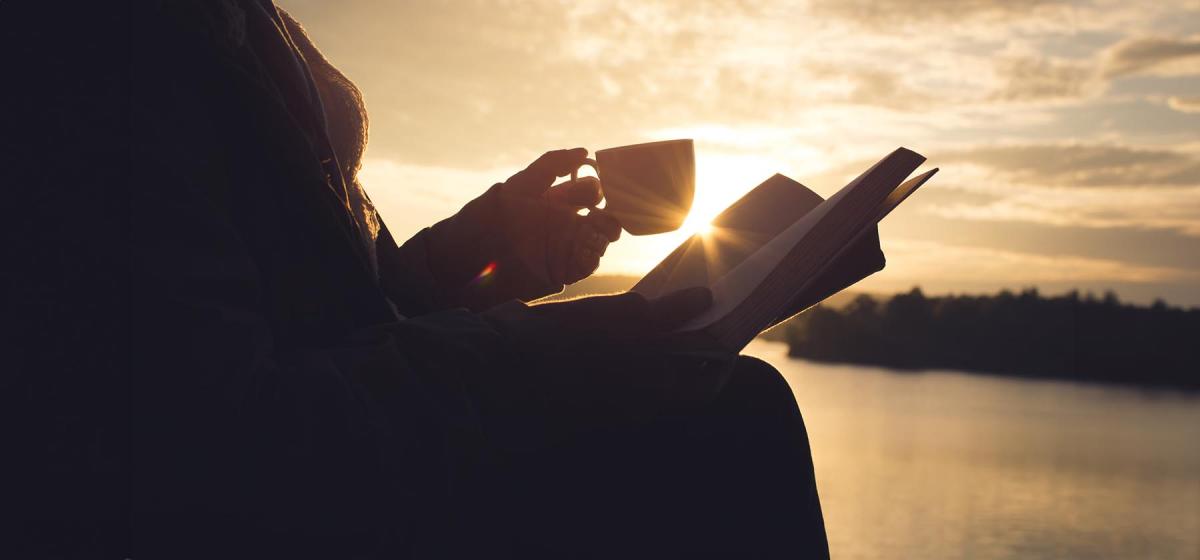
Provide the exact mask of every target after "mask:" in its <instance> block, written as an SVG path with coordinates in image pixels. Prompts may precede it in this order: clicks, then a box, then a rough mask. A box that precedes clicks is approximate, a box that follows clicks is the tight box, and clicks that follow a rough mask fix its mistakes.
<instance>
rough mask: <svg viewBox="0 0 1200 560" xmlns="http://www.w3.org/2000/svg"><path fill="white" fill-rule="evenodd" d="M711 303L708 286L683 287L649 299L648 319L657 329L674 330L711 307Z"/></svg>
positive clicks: (710, 292)
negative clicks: (651, 299)
mask: <svg viewBox="0 0 1200 560" xmlns="http://www.w3.org/2000/svg"><path fill="white" fill-rule="evenodd" d="M712 303H713V296H712V291H711V290H709V289H708V288H706V287H704V286H696V287H692V288H684V289H682V290H679V291H677V292H671V293H669V294H667V295H665V296H662V297H660V298H657V299H655V300H653V301H651V302H650V320H651V323H652V324H653V325H654V326H655V327H656V328H657V329H659V330H663V331H669V330H674V329H676V328H678V327H679V326H681V325H683V324H684V323H686V322H688V321H689V320H691V319H693V318H695V317H696V316H698V315H700V314H701V313H703V312H704V311H705V310H706V309H708V308H709V307H712Z"/></svg>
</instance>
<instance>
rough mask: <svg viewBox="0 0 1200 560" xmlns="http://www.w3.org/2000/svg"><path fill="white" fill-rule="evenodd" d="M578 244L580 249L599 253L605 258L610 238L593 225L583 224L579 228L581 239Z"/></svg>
mask: <svg viewBox="0 0 1200 560" xmlns="http://www.w3.org/2000/svg"><path fill="white" fill-rule="evenodd" d="M577 243H578V245H579V246H580V247H582V248H584V249H588V250H590V251H593V252H596V253H599V254H600V256H604V252H605V251H606V250H607V249H608V243H609V241H608V238H607V237H605V236H604V235H603V234H601V233H600V232H598V231H596V228H595V227H593V226H592V224H591V223H588V222H583V225H582V226H580V228H579V239H578V240H577Z"/></svg>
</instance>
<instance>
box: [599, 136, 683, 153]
mask: <svg viewBox="0 0 1200 560" xmlns="http://www.w3.org/2000/svg"><path fill="white" fill-rule="evenodd" d="M684 142H687V143H689V144H690V143H692V139H691V138H675V139H672V140H655V141H653V142H642V143H641V144H629V145H627V146H614V147H612V148H604V149H603V150H596V155H600V154H601V153H602V152H620V151H624V150H631V149H634V148H648V147H650V146H659V145H663V144H681V143H684Z"/></svg>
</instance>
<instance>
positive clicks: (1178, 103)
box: [1167, 96, 1200, 113]
mask: <svg viewBox="0 0 1200 560" xmlns="http://www.w3.org/2000/svg"><path fill="white" fill-rule="evenodd" d="M1167 106H1168V107H1170V108H1172V109H1174V110H1176V111H1179V112H1180V113H1200V96H1196V97H1177V96H1172V97H1169V98H1167Z"/></svg>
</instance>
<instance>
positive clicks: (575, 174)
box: [571, 158, 604, 208]
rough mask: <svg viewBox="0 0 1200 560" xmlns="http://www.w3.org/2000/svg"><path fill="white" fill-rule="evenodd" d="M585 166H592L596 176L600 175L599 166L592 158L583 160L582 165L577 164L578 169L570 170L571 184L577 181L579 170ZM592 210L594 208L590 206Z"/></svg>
mask: <svg viewBox="0 0 1200 560" xmlns="http://www.w3.org/2000/svg"><path fill="white" fill-rule="evenodd" d="M585 165H590V166H592V169H594V170H596V175H599V174H600V164H598V163H596V160H594V159H592V158H584V159H583V163H581V164H579V167H576V168H575V169H573V170H571V182H572V183H574V182H575V181H577V180H579V169H580V168H582V167H583V166H585ZM603 201H604V190H603V187H601V191H600V202H603ZM600 202H597V203H596V204H599V203H600ZM592 208H595V206H592Z"/></svg>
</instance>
